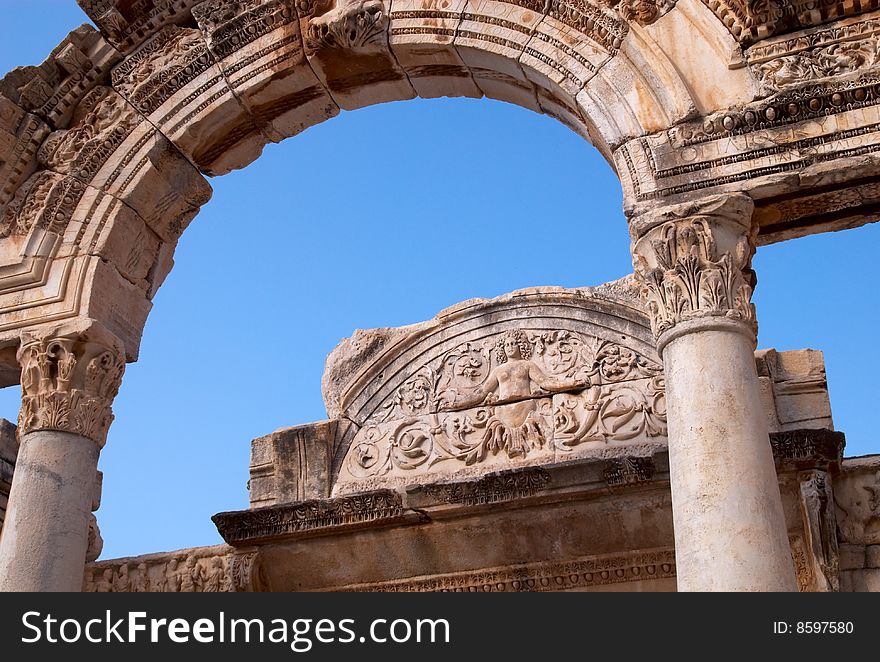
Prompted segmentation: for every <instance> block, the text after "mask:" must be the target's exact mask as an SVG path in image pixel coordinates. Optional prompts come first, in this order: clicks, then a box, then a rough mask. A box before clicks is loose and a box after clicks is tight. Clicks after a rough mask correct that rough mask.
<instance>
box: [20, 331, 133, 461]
mask: <svg viewBox="0 0 880 662" xmlns="http://www.w3.org/2000/svg"><path fill="white" fill-rule="evenodd" d="M18 361H19V364H20V365H21V390H22V402H21V410H20V412H19V417H18V433H19V435H26V434H28V433H29V432H35V431H38V430H58V431H62V432H70V433H73V434H77V435H81V436H83V437H87V438H89V439H91V440H92V441H94V442H95V443H97V444H98V445H99V446H103V445H104V443H105V441H106V439H107V430H108V429H109V427H110V423H111V422H112V421H113V414H112V411H111V407H112V404H113V399H114V398H115V397H116V393H117V392H118V390H119V386H120V384H121V382H122V374H123V372H124V371H125V355H124V352H123V349H122V347H121V345H120V343H119V342H118V341H115V339H113V338H111V337H110V336H109V334H97V333H95V332H94V331H90V332H87V333H79V332H76V331H71V332H65V330H64V329H63V328H62V329H56V330H50V331H42V332H36V333H28V332H25V333H23V334H22V344H21V347H20V349H19V351H18Z"/></svg>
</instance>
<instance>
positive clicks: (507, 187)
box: [0, 0, 880, 558]
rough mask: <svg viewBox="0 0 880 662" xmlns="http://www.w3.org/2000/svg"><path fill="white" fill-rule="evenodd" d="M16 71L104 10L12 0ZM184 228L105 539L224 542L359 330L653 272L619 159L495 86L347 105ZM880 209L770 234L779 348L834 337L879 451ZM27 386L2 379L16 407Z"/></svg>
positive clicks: (763, 342)
mask: <svg viewBox="0 0 880 662" xmlns="http://www.w3.org/2000/svg"><path fill="white" fill-rule="evenodd" d="M0 11H2V13H0V30H2V35H0V36H2V39H0V72H6V71H8V70H10V69H12V68H13V67H15V66H18V65H26V64H38V63H39V62H41V61H42V60H43V59H44V58H45V56H46V55H48V53H49V52H50V50H51V49H52V48H53V47H54V46H55V45H57V43H58V42H59V41H60V40H61V39H62V38H63V37H64V35H66V34H67V32H69V31H70V30H71V29H73V28H74V27H76V26H77V25H79V24H80V23H83V22H85V21H86V17H85V16H84V15H83V14H82V13H81V11H80V9H79V7H78V6H77V5H76V3H75V2H74V0H26V1H22V0H0ZM212 184H213V186H214V198H213V200H212V201H211V202H210V203H209V204H208V205H207V206H206V207H205V208H204V209H203V211H202V213H201V214H200V215H199V216H198V218H197V219H196V220H195V221H193V223H192V225H191V226H190V228H189V229H188V230H187V231H186V233H185V234H184V236H183V238H182V239H181V241H180V245H179V247H178V249H177V253H176V256H175V259H176V266H175V268H174V270H173V271H172V273H171V275H170V276H169V277H168V280H167V281H166V282H165V284H164V286H163V287H162V289H161V290H160V292H159V294H158V295H157V296H156V298H155V301H154V304H155V305H154V309H153V312H152V314H151V316H150V319H149V321H148V323H147V328H146V331H145V333H144V339H143V344H142V346H141V355H140V360H139V362H138V363H136V364H132V365H129V366H128V370H127V372H126V376H125V380H124V383H123V386H122V390H121V392H120V395H119V397H118V398H117V401H116V406H115V412H116V422H115V423H114V424H113V427H112V428H111V430H110V436H109V441H108V443H107V446H106V448H105V449H104V452H103V454H102V457H101V464H100V468H101V469H102V470H103V471H104V496H103V504H102V506H101V510H100V511H99V512H98V520H99V522H100V526H101V530H102V533H103V535H104V539H105V548H104V549H105V551H104V554H103V556H102V557H103V558H113V557H117V556H123V555H131V554H140V553H146V552H152V551H161V550H171V549H178V548H182V547H190V546H197V545H209V544H215V543H217V542H219V541H220V538H219V536H218V535H217V533H216V530H215V529H214V526H213V524H212V523H211V521H210V516H211V515H212V514H214V513H216V512H219V511H222V510H236V509H242V508H246V507H247V490H246V486H245V484H246V481H247V478H248V471H247V468H248V453H249V443H250V440H251V439H252V438H254V437H258V436H261V435H263V434H267V433H269V432H272V431H273V430H275V429H277V428H279V427H283V426H289V425H295V424H299V423H306V422H309V421H314V420H320V419H322V418H324V417H325V416H326V412H325V410H324V405H323V402H322V400H321V390H320V383H321V373H322V370H323V362H324V358H325V356H326V355H327V354H328V353H329V352H330V350H331V349H332V348H333V347H334V346H335V344H336V343H337V342H338V341H339V340H340V339H341V338H343V337H346V336H349V335H350V334H351V332H352V331H353V330H354V329H356V328H371V327H377V326H398V325H402V324H409V323H412V322H418V321H421V320H424V319H429V318H430V317H432V316H433V315H434V314H435V313H436V312H437V311H439V310H440V309H442V308H444V307H446V306H449V305H451V304H453V303H455V302H457V301H460V300H463V299H468V298H471V297H492V296H496V295H499V294H503V293H505V292H509V291H511V290H514V289H517V288H521V287H529V286H534V285H562V286H566V287H576V286H581V285H595V284H599V283H603V282H606V281H609V280H613V279H616V278H620V277H622V276H624V275H625V274H627V273H629V272H630V271H632V265H631V261H630V254H629V238H628V235H627V229H626V223H625V222H624V218H623V214H622V212H621V192H620V186H619V184H618V182H617V179H616V176H615V175H614V173H613V172H612V170H611V168H610V167H609V166H608V164H607V163H606V162H605V161H604V160H603V159H602V158H601V157H600V156H599V153H598V152H597V151H596V150H595V149H594V148H592V147H591V146H590V145H589V144H587V143H586V142H584V141H583V140H582V139H581V138H579V137H578V136H577V135H576V134H575V133H573V132H571V131H570V130H569V129H567V128H566V127H565V126H563V125H562V124H559V123H558V122H556V121H554V120H552V119H550V118H548V117H544V116H540V115H537V114H534V113H532V112H530V111H527V110H524V109H521V108H518V107H515V106H511V105H507V104H503V103H499V102H496V101H488V100H480V101H477V100H449V99H443V100H432V101H423V100H416V101H409V102H401V103H394V104H385V105H381V106H373V107H370V108H366V109H363V110H359V111H355V112H350V113H344V114H342V115H341V116H339V117H337V118H335V119H333V120H331V121H329V122H325V123H323V124H321V125H319V126H317V127H313V128H311V129H309V130H308V131H306V132H305V133H303V134H301V135H299V136H297V137H295V138H293V139H291V140H288V141H287V142H285V143H283V144H281V145H273V146H269V147H267V148H266V150H265V152H264V154H263V157H262V158H261V159H260V160H258V161H257V162H255V163H254V164H252V165H251V166H249V167H248V168H247V169H246V170H244V171H239V172H235V173H232V174H230V175H227V176H225V177H222V178H220V179H215V180H213V181H212ZM878 248H880V224H877V225H873V226H867V227H864V228H860V229H857V230H850V231H847V232H839V233H833V234H828V235H822V236H816V237H808V238H804V239H799V240H796V241H791V242H787V243H784V244H780V245H775V246H769V247H765V248H761V249H759V250H758V254H757V256H756V258H755V261H754V267H755V269H756V270H757V272H758V279H759V285H758V289H757V292H756V294H755V299H754V300H755V303H756V304H757V307H758V318H759V321H760V328H761V331H760V338H759V346H760V347H775V348H777V349H779V350H785V349H799V348H804V347H811V348H815V349H822V350H824V352H825V361H826V365H827V370H828V379H829V384H830V389H831V399H832V408H833V411H834V418H835V423H836V426H837V428H838V429H840V430H843V431H844V432H846V434H847V440H848V447H847V455H861V454H866V453H877V452H880V439H878V436H877V433H876V427H877V426H876V422H875V421H874V419H873V415H871V414H870V412H871V410H872V408H873V407H874V406H876V405H877V399H878V394H880V389H878V387H877V379H878V376H880V359H878V352H877V347H876V340H877V331H876V329H877V328H878V323H880V319H878V304H880V294H878V289H877V275H876V267H875V261H876V259H877V255H878ZM18 403H19V393H18V389H17V388H8V389H4V390H2V391H0V416H4V417H6V418H9V419H10V420H15V419H16V417H17V412H18Z"/></svg>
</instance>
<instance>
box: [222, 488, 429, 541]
mask: <svg viewBox="0 0 880 662" xmlns="http://www.w3.org/2000/svg"><path fill="white" fill-rule="evenodd" d="M407 515H409V516H410V517H407ZM410 519H415V520H419V519H421V516H420V515H419V514H418V513H415V512H414V511H407V510H406V509H405V508H404V507H403V503H402V500H401V497H400V494H398V493H397V492H394V491H392V490H376V491H374V492H367V493H364V494H358V495H354V496H348V497H339V498H336V499H314V500H311V501H300V502H298V503H291V504H284V505H280V506H269V507H266V508H255V509H253V510H245V511H238V512H227V513H218V514H216V515H214V516H213V517H212V518H211V520H212V521H213V522H214V524H216V525H217V530H218V531H219V532H220V535H221V536H223V539H224V540H225V541H226V542H227V543H229V544H230V545H241V544H244V543H253V542H257V541H260V540H265V539H267V538H277V537H293V536H297V537H301V536H306V535H310V534H312V535H313V534H315V533H338V532H340V531H345V530H349V529H358V528H361V527H364V526H377V525H381V524H398V523H406V522H407V521H409V520H410Z"/></svg>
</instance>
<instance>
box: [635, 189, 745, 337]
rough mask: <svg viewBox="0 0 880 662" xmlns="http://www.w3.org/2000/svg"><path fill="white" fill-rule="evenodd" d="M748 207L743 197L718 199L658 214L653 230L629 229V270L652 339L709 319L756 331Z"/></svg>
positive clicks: (681, 206)
mask: <svg viewBox="0 0 880 662" xmlns="http://www.w3.org/2000/svg"><path fill="white" fill-rule="evenodd" d="M752 208H753V203H752V202H751V200H750V199H749V198H748V197H746V196H735V195H734V196H728V197H721V196H719V197H716V198H712V199H710V200H708V201H707V202H705V203H702V204H699V203H698V204H693V205H692V204H685V205H680V206H678V207H675V208H672V209H670V210H668V211H666V212H661V213H660V214H659V217H658V218H657V219H655V222H656V221H659V222H656V224H654V225H653V226H651V225H650V222H649V223H647V224H646V223H642V222H641V221H639V222H637V223H636V224H635V225H633V226H632V228H631V229H632V234H633V267H634V269H635V272H636V275H637V276H638V277H639V279H640V281H641V284H642V290H641V291H642V298H643V300H644V301H645V305H646V307H647V309H648V313H649V315H650V317H651V327H652V330H653V332H654V336H655V338H658V339H659V338H660V337H661V336H662V335H663V334H664V333H666V332H667V331H670V330H672V329H673V328H674V327H675V326H676V325H678V324H679V323H680V322H683V321H687V320H694V319H704V318H712V317H724V318H726V319H729V320H735V321H737V322H741V323H743V324H745V325H747V326H748V328H750V329H751V330H752V331H753V332H754V333H757V323H756V321H755V309H754V305H753V304H752V303H751V297H752V289H753V287H754V285H755V277H754V272H753V271H752V269H751V261H752V255H753V254H754V252H755V241H756V237H757V226H754V227H751V229H748V228H749V227H750V223H751V212H752ZM639 223H642V228H639V227H638V225H639ZM645 225H648V226H649V229H645V228H644V226H645Z"/></svg>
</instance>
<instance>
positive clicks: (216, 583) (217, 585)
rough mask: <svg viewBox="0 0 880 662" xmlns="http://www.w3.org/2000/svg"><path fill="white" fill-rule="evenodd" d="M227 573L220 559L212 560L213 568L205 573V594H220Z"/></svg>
mask: <svg viewBox="0 0 880 662" xmlns="http://www.w3.org/2000/svg"><path fill="white" fill-rule="evenodd" d="M225 575H226V573H225V572H224V571H223V561H222V560H221V559H220V558H219V557H215V558H213V559H211V567H210V568H209V569H208V570H207V571H206V572H205V573H204V587H203V588H202V590H203V591H204V592H205V593H219V592H220V591H221V587H222V584H223V578H224V576H225Z"/></svg>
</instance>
